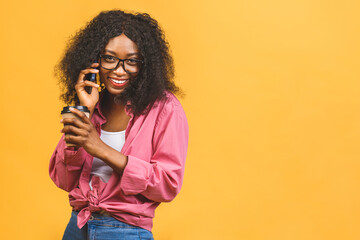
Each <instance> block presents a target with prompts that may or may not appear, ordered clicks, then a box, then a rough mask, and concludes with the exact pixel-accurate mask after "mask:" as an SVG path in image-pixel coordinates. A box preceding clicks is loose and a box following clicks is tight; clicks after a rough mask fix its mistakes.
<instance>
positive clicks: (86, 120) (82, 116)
mask: <svg viewBox="0 0 360 240" xmlns="http://www.w3.org/2000/svg"><path fill="white" fill-rule="evenodd" d="M69 110H70V111H71V112H72V113H74V114H75V115H76V116H78V117H79V118H80V120H81V121H82V122H83V123H87V124H89V123H90V120H89V118H88V117H87V116H86V115H85V113H84V112H82V111H80V110H78V109H76V108H69Z"/></svg>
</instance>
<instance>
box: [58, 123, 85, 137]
mask: <svg viewBox="0 0 360 240" xmlns="http://www.w3.org/2000/svg"><path fill="white" fill-rule="evenodd" d="M61 132H62V133H65V134H70V135H75V136H86V135H87V132H86V131H85V130H83V129H81V128H77V127H75V126H73V125H66V126H65V127H64V128H63V129H61Z"/></svg>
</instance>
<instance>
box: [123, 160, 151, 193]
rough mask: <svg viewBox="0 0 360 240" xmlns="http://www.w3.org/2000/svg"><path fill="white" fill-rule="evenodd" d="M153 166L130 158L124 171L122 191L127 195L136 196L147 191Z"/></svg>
mask: <svg viewBox="0 0 360 240" xmlns="http://www.w3.org/2000/svg"><path fill="white" fill-rule="evenodd" d="M151 170H152V165H151V164H150V163H148V162H146V161H144V160H141V159H139V158H136V157H133V156H128V162H127V165H126V167H125V169H124V172H123V175H122V178H121V182H120V189H121V190H122V191H123V192H124V194H125V195H136V194H139V193H141V192H143V191H145V190H146V188H147V185H148V181H149V178H150V173H151Z"/></svg>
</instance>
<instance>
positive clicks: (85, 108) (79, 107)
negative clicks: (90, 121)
mask: <svg viewBox="0 0 360 240" xmlns="http://www.w3.org/2000/svg"><path fill="white" fill-rule="evenodd" d="M69 108H76V109H77V110H79V111H81V112H88V113H90V111H89V109H88V108H87V107H86V106H67V107H64V108H63V110H62V111H61V114H63V113H71V111H70V109H69Z"/></svg>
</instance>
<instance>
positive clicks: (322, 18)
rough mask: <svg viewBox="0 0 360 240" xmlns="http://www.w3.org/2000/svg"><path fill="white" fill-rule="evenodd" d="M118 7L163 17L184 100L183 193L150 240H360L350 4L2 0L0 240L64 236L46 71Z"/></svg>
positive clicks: (359, 99)
mask: <svg viewBox="0 0 360 240" xmlns="http://www.w3.org/2000/svg"><path fill="white" fill-rule="evenodd" d="M113 8H121V9H124V10H134V11H140V12H148V13H150V14H151V15H152V16H153V17H154V18H155V19H157V20H158V21H159V22H160V24H161V26H162V27H163V28H164V30H165V32H166V34H167V37H168V40H169V42H170V44H171V47H172V51H173V55H174V59H175V64H176V71H177V75H176V81H177V83H178V84H179V86H181V87H182V88H183V90H184V91H185V92H186V94H187V96H186V97H185V98H183V99H181V102H182V104H183V107H184V109H185V111H186V114H187V117H188V121H189V125H190V142H189V151H188V158H187V164H186V171H185V179H184V185H183V189H182V191H181V192H180V194H179V195H178V197H177V198H176V199H175V200H174V201H173V202H171V203H166V204H162V205H161V206H160V207H159V208H158V209H157V212H156V216H155V221H154V229H153V232H154V236H155V239H158V240H167V239H169V240H184V239H194V240H202V239H216V240H218V239H221V240H222V239H249V240H273V239H276V240H282V239H284V240H288V239H299V240H300V239H307V240H308V239H326V240H329V239H359V238H360V227H359V225H360V190H359V183H360V174H359V173H360V162H359V159H360V147H359V137H360V111H359V109H360V90H359V89H360V82H359V77H360V61H359V56H360V47H359V44H360V34H359V32H360V15H359V12H360V2H359V1H358V0H342V1H329V0H294V1H291V0H290V1H289V0H251V1H249V0H221V1H220V0H219V1H214V0H207V1H205V0H198V1H193V0H182V1H179V0H173V1H166V0H151V1H149V0H148V1H146V0H142V1H141V0H131V1H114V0H112V1H110V0H109V1H106V0H104V1H92V0H81V1H80V0H62V1H48V0H32V1H5V0H1V1H0V25H1V26H0V37H1V38H0V53H1V57H0V68H1V71H0V74H1V76H0V79H1V86H0V106H1V109H0V114H1V118H0V133H1V143H0V160H1V165H0V166H1V167H0V184H1V185H0V192H1V193H0V194H1V197H0V214H1V220H0V224H1V225H0V226H1V231H0V239H36V240H38V239H60V238H61V236H62V233H63V230H64V228H65V226H66V224H67V222H68V220H69V217H70V207H69V203H68V201H67V194H66V193H65V192H64V191H62V190H60V189H58V188H57V187H56V186H55V185H54V184H53V183H52V181H51V180H50V178H49V176H48V162H49V158H50V156H51V154H52V151H53V150H54V148H55V146H56V144H57V142H58V140H59V138H60V129H61V125H60V122H59V120H60V114H59V112H60V110H61V108H62V106H63V104H62V103H61V102H60V100H59V88H58V86H57V80H56V79H55V78H54V76H53V67H54V65H55V64H56V63H57V61H58V60H59V58H60V57H61V54H62V52H63V50H64V48H65V42H66V40H67V39H68V38H69V36H70V35H72V34H73V33H75V32H76V31H77V30H78V29H79V28H80V27H82V26H83V25H84V24H85V22H86V21H88V20H90V19H91V18H93V17H94V16H95V15H96V14H97V13H98V12H99V11H101V10H109V9H113Z"/></svg>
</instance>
